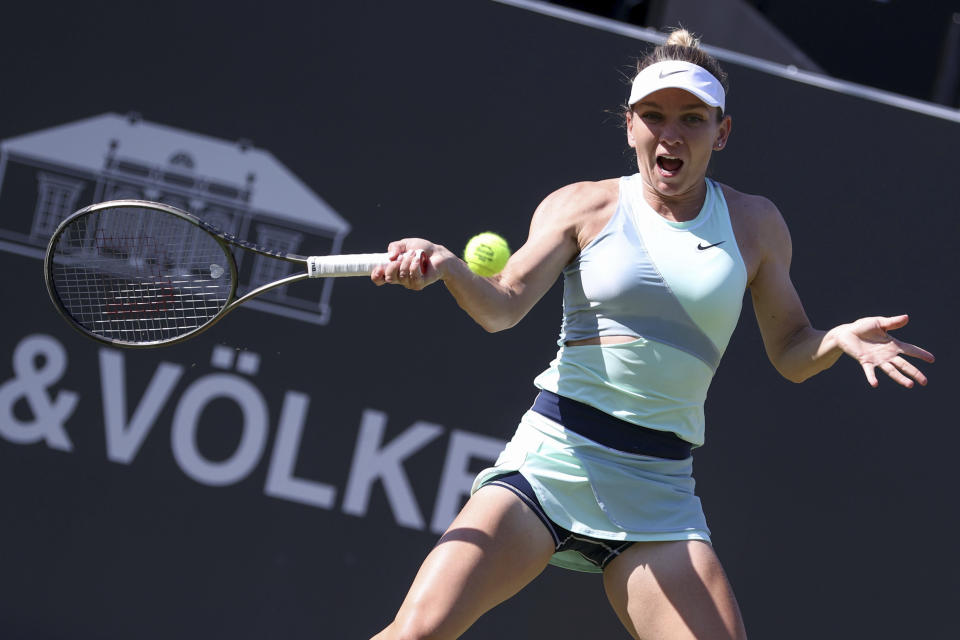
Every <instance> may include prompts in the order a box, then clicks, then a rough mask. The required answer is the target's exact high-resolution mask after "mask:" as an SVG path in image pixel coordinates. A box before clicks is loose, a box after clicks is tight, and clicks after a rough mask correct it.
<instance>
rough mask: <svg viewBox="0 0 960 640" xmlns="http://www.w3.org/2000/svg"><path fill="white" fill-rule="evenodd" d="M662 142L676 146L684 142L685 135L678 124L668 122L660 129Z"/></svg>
mask: <svg viewBox="0 0 960 640" xmlns="http://www.w3.org/2000/svg"><path fill="white" fill-rule="evenodd" d="M660 142H662V143H663V144H665V145H670V146H675V145H678V144H680V143H681V142H683V136H682V135H681V134H680V129H679V127H677V126H676V125H673V124H668V125H664V127H663V128H662V129H661V130H660Z"/></svg>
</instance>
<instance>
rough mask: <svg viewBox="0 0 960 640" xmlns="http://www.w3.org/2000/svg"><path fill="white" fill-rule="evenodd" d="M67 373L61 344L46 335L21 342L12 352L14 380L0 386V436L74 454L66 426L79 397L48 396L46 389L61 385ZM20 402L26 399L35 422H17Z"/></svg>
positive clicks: (67, 394) (64, 393)
mask: <svg viewBox="0 0 960 640" xmlns="http://www.w3.org/2000/svg"><path fill="white" fill-rule="evenodd" d="M38 358H42V362H40V363H38ZM66 370H67V353H66V351H65V350H64V348H63V345H61V344H60V343H59V342H57V341H56V340H54V339H53V338H51V337H50V336H45V335H31V336H27V337H26V338H24V339H23V340H21V341H20V343H19V344H18V345H17V347H16V348H15V349H14V351H13V373H14V377H13V378H11V379H10V380H7V381H6V382H4V383H3V385H0V435H2V436H3V437H4V438H6V439H7V440H9V441H10V442H15V443H17V444H33V443H34V442H40V441H41V440H43V441H45V442H46V443H47V446H49V447H50V448H51V449H59V450H60V451H72V450H73V443H72V442H71V441H70V438H69V437H68V436H67V432H66V431H65V430H64V428H63V425H64V423H65V422H66V421H67V418H69V417H70V416H71V415H72V414H73V411H74V409H76V406H77V401H78V400H79V399H80V397H79V396H78V395H77V394H76V393H74V392H73V391H60V392H59V393H57V394H56V397H55V398H51V397H50V396H48V395H47V387H49V386H50V385H52V384H54V383H55V382H59V381H60V378H62V377H63V374H64V372H65V371H66ZM20 398H25V399H26V401H27V404H28V405H29V406H30V411H31V412H32V413H33V420H31V421H27V420H19V419H17V416H16V414H15V413H14V406H15V405H16V403H17V401H18V400H19V399H20Z"/></svg>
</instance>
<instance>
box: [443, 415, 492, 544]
mask: <svg viewBox="0 0 960 640" xmlns="http://www.w3.org/2000/svg"><path fill="white" fill-rule="evenodd" d="M502 450H503V441H502V440H498V439H496V438H491V437H489V436H482V435H480V434H477V433H470V432H469V431H461V430H459V429H454V430H453V434H452V435H451V436H450V443H449V444H448V445H447V458H446V460H445V461H444V463H443V474H442V475H441V476H440V492H439V493H438V494H437V502H436V504H435V505H434V507H433V518H431V520H430V529H431V530H432V531H433V532H434V533H443V532H444V531H446V530H447V527H448V526H450V523H451V522H453V519H454V518H455V517H456V516H457V513H458V512H459V511H460V507H461V506H462V505H463V499H464V498H465V497H466V496H469V495H470V489H471V487H473V478H474V475H475V474H473V473H470V461H471V460H472V459H473V458H481V459H483V460H495V459H496V457H497V456H498V455H499V454H500V452H501V451H502Z"/></svg>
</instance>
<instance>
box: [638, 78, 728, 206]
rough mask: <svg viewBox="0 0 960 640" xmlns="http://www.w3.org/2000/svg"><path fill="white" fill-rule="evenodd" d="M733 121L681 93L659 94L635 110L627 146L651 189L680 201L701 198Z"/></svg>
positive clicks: (650, 97)
mask: <svg viewBox="0 0 960 640" xmlns="http://www.w3.org/2000/svg"><path fill="white" fill-rule="evenodd" d="M730 126H731V123H730V117H729V116H725V117H724V118H723V119H722V120H718V119H717V110H716V109H715V108H713V107H709V106H707V105H706V104H704V103H703V102H702V101H701V100H700V99H699V98H697V97H696V96H694V95H693V94H691V93H688V92H686V91H684V90H683V89H661V90H660V91H656V92H654V93H651V94H650V95H649V96H647V97H645V98H644V99H643V100H641V101H640V102H638V103H637V104H635V105H633V110H632V111H631V112H630V115H629V116H628V117H627V142H628V143H629V144H630V146H631V147H633V148H634V149H635V150H636V153H637V166H638V168H639V170H640V175H641V176H642V177H643V181H644V183H645V184H646V185H647V187H649V188H652V189H653V190H654V191H655V192H656V193H657V194H659V195H661V196H664V197H667V198H673V197H679V196H683V195H685V194H690V193H695V192H699V191H700V190H701V189H702V188H703V178H704V176H705V175H706V173H707V164H708V163H709V162H710V154H711V153H712V152H713V151H714V150H716V149H722V148H723V145H725V144H726V141H727V136H728V135H730Z"/></svg>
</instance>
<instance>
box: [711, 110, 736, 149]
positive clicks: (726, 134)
mask: <svg viewBox="0 0 960 640" xmlns="http://www.w3.org/2000/svg"><path fill="white" fill-rule="evenodd" d="M732 130H733V119H732V118H731V117H730V116H724V117H723V120H721V121H720V126H719V127H717V137H716V139H715V140H714V142H713V149H714V151H720V150H721V149H723V148H724V147H725V146H727V140H728V139H729V138H730V132H731V131H732Z"/></svg>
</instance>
